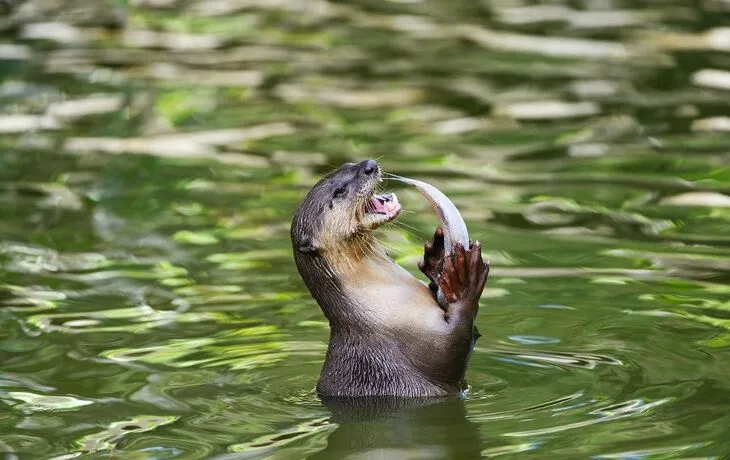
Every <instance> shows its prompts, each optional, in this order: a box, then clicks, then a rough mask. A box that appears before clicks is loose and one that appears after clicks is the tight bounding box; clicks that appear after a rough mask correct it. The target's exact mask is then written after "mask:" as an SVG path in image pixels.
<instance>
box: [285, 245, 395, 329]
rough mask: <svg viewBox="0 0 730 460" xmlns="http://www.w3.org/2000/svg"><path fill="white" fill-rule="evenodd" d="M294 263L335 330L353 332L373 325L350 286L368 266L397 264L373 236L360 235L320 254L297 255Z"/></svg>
mask: <svg viewBox="0 0 730 460" xmlns="http://www.w3.org/2000/svg"><path fill="white" fill-rule="evenodd" d="M295 261H296V264H297V268H298V270H299V273H300V274H301V276H302V279H304V282H305V284H306V285H307V287H308V288H309V291H310V292H311V294H312V296H313V297H314V299H315V300H316V301H317V303H318V304H319V306H320V307H321V308H322V311H323V312H324V314H325V316H326V317H327V319H328V321H329V322H330V326H331V327H332V329H333V330H343V329H347V330H350V331H352V332H354V331H353V330H356V329H367V328H368V327H369V326H371V325H370V324H368V321H366V320H365V319H366V318H364V316H363V309H362V306H361V305H359V302H358V300H357V299H355V298H352V295H351V291H350V290H349V289H348V286H349V285H350V284H351V282H352V280H354V279H356V278H357V277H358V275H359V274H361V273H362V271H363V269H366V268H367V267H369V266H372V265H374V264H377V265H383V264H394V262H393V261H392V260H390V258H389V257H388V255H387V254H386V253H385V250H384V249H383V248H382V247H381V246H380V245H379V244H378V243H377V241H376V240H375V238H374V237H373V235H372V233H370V232H362V233H358V234H356V235H354V236H352V237H351V238H349V239H348V240H347V241H343V242H340V243H338V244H336V245H333V246H331V247H327V248H325V249H322V250H321V251H320V253H319V254H317V255H310V254H302V253H296V255H295Z"/></svg>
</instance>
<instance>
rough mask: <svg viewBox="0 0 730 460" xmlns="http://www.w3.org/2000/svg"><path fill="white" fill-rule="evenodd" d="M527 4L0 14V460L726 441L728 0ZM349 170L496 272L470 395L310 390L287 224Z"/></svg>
mask: <svg viewBox="0 0 730 460" xmlns="http://www.w3.org/2000/svg"><path fill="white" fill-rule="evenodd" d="M529 6H530V5H529V4H528V2H520V1H518V0H513V1H510V0H501V1H494V2H487V1H481V2H478V1H465V0H461V1H459V2H437V1H430V0H429V1H426V0H422V1H418V0H415V1H373V0H361V1H357V2H355V1H353V2H335V1H330V2H327V1H324V0H317V1H311V2H307V3H303V2H299V1H296V0H291V1H289V0H282V1H242V0H217V1H213V0H209V1H202V0H192V1H176V0H137V1H132V2H130V4H129V5H126V8H125V5H124V4H123V2H110V3H108V4H104V3H102V2H91V1H78V0H55V1H51V0H28V1H25V2H21V1H15V0H5V1H4V2H1V1H0V31H1V32H0V33H1V34H2V38H1V39H0V43H1V44H0V76H1V77H0V79H1V82H0V149H1V150H0V151H1V152H2V153H1V154H0V215H2V216H3V217H2V219H1V220H0V259H1V260H2V266H1V268H0V303H1V305H2V308H0V405H1V407H2V410H0V452H3V453H4V458H6V459H16V458H22V459H25V458H28V459H40V458H43V459H46V458H56V459H61V458H64V459H66V458H89V459H91V458H111V457H113V458H145V459H168V458H180V459H196V458H226V459H229V458H260V457H271V458H285V459H289V458H291V459H299V458H306V457H313V458H345V457H346V456H347V455H350V454H351V455H353V456H352V457H351V458H361V457H366V456H367V455H370V456H375V457H377V455H381V456H382V457H381V458H474V457H478V456H480V455H481V456H484V457H498V456H501V457H503V458H523V457H528V456H531V457H535V458H587V457H592V458H647V459H660V458H677V457H682V458H689V457H692V458H710V457H714V458H720V457H723V456H724V455H726V454H728V453H730V428H729V427H730V416H729V415H728V414H729V413H730V397H728V395H729V394H730V393H729V392H728V391H729V390H730V384H728V379H727V376H728V375H730V316H728V310H729V309H730V304H729V303H728V298H730V297H729V296H728V293H730V287H728V281H729V280H730V257H729V255H730V249H729V246H730V239H729V238H728V229H730V222H729V221H730V210H729V209H730V207H729V206H730V197H729V196H728V193H730V170H729V169H728V167H727V166H726V165H727V163H728V159H729V157H728V147H729V146H730V119H729V118H728V114H729V113H730V93H729V92H728V90H730V82H729V81H730V54H729V53H730V29H727V28H723V25H726V24H728V20H730V6H729V5H728V3H727V2H725V1H721V0H708V1H704V2H691V1H684V0H675V1H672V2H654V1H642V2H621V1H618V0H605V1H589V0H585V1H575V2H567V1H566V2H560V1H555V2H550V3H544V4H540V6H534V5H533V6H532V7H530V8H527V7H529ZM123 21H126V23H125V24H126V25H124V26H121V24H122V23H123ZM185 133H186V134H185ZM369 157H376V158H379V159H380V163H381V164H382V166H383V167H384V168H385V169H386V170H387V171H390V172H392V173H395V174H401V175H405V176H409V177H415V178H419V179H422V180H426V181H429V182H430V183H433V184H434V185H437V186H438V187H440V188H441V189H442V190H444V191H445V192H446V193H447V194H448V195H449V196H450V197H451V198H452V199H453V200H454V202H455V203H456V204H457V205H458V206H459V208H460V209H461V210H462V212H463V214H464V217H465V219H466V221H467V223H468V225H469V231H470V235H471V236H472V238H474V239H478V240H480V241H482V243H483V246H484V248H485V250H486V253H487V255H488V256H489V258H490V259H491V261H492V274H491V276H490V280H489V283H488V286H487V290H486V291H485V295H484V296H483V298H482V309H481V313H480V316H479V320H478V326H479V329H480V331H481V333H482V334H483V336H482V337H481V339H480V340H479V343H478V346H477V349H476V351H475V353H474V355H473V358H472V361H471V368H470V370H469V373H468V379H469V383H470V384H471V392H470V394H469V396H468V398H467V399H466V400H465V401H463V402H460V401H448V402H445V403H441V404H439V405H436V406H426V407H418V406H415V407H410V408H407V407H400V408H398V407H396V408H391V410H390V411H387V410H385V409H383V408H369V409H368V410H372V411H373V412H376V414H374V415H377V416H376V417H374V418H373V417H370V418H369V417H367V416H366V415H367V414H362V413H356V414H353V413H352V411H349V410H347V408H343V407H327V406H325V405H323V403H322V402H321V401H320V400H319V399H318V398H317V397H316V395H315V394H314V393H313V388H314V385H315V383H316V380H317V377H318V372H319V369H320V366H321V364H322V360H323V355H324V351H325V349H326V343H327V337H328V332H327V325H326V323H325V322H324V320H323V317H322V315H321V313H320V311H319V309H318V307H317V305H316V304H315V303H314V302H313V301H312V299H311V298H310V297H309V295H308V293H307V291H306V289H305V288H304V286H303V283H302V282H301V281H300V279H299V277H298V275H297V273H296V269H295V267H294V264H293V261H292V257H291V254H290V247H289V245H290V243H289V240H288V227H289V219H290V217H291V215H292V213H293V211H294V209H295V207H296V205H297V203H298V201H299V200H300V199H301V198H302V197H303V194H304V193H305V192H306V190H307V189H308V187H310V186H311V185H312V184H313V183H314V182H315V181H316V180H317V178H318V177H319V176H321V175H322V174H324V173H325V172H326V171H328V170H330V169H331V168H332V167H335V166H337V165H339V164H340V163H341V162H343V161H348V160H356V159H365V158H369ZM389 186H390V187H392V188H393V189H394V190H395V191H397V192H398V194H399V197H400V201H401V202H402V204H403V206H404V209H406V210H408V211H410V212H404V213H403V215H402V217H401V218H400V221H401V222H402V225H400V226H397V225H394V226H388V227H386V228H383V229H381V230H379V232H378V235H379V238H380V239H381V240H383V242H384V244H386V245H387V246H388V248H389V249H390V250H391V251H392V253H393V256H394V257H395V258H396V259H397V260H398V261H399V262H400V263H401V264H402V265H403V266H404V267H406V268H408V269H409V270H412V271H414V272H416V271H417V269H416V261H417V260H418V258H419V257H420V255H421V253H422V244H423V241H424V240H425V239H426V238H427V237H428V236H429V235H431V234H432V232H433V228H434V226H435V224H436V219H435V217H434V216H433V215H432V213H431V212H430V211H429V208H428V205H427V204H426V203H425V202H424V200H423V199H422V198H421V197H420V195H419V194H418V192H416V191H415V190H413V189H404V188H403V187H402V186H400V185H398V184H395V183H393V184H389ZM378 411H380V412H378ZM371 415H373V414H371ZM356 454H359V455H360V456H361V457H357V456H356Z"/></svg>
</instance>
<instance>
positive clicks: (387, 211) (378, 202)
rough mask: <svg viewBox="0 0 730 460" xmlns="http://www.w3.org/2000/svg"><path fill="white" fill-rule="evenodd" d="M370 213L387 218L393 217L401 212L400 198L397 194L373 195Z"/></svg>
mask: <svg viewBox="0 0 730 460" xmlns="http://www.w3.org/2000/svg"><path fill="white" fill-rule="evenodd" d="M368 211H369V212H371V213H374V214H384V215H386V216H392V215H394V214H397V213H398V211H400V203H398V197H396V196H395V193H390V194H388V195H373V197H372V198H371V199H370V206H369V209H368Z"/></svg>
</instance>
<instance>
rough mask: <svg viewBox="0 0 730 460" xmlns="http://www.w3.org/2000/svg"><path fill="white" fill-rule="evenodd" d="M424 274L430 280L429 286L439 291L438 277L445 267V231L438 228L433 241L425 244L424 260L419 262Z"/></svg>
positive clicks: (433, 290)
mask: <svg viewBox="0 0 730 460" xmlns="http://www.w3.org/2000/svg"><path fill="white" fill-rule="evenodd" d="M418 268H419V269H421V271H422V272H423V274H424V275H426V277H427V278H428V279H429V280H430V284H429V286H428V287H429V288H430V289H431V291H432V292H433V293H434V294H435V293H436V291H438V284H437V283H438V277H439V275H440V274H441V272H442V271H443V269H444V231H443V229H442V228H441V227H438V228H436V231H435V232H434V234H433V241H427V242H426V244H424V245H423V261H421V262H419V263H418Z"/></svg>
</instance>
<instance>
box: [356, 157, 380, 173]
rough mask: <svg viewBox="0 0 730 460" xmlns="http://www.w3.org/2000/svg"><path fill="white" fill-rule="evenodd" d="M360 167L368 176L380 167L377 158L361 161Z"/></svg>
mask: <svg viewBox="0 0 730 460" xmlns="http://www.w3.org/2000/svg"><path fill="white" fill-rule="evenodd" d="M360 168H362V172H364V173H365V174H366V175H368V176H369V175H371V174H372V173H374V172H376V171H378V170H379V169H380V168H379V167H378V163H377V162H376V161H375V160H365V161H363V162H360Z"/></svg>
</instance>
